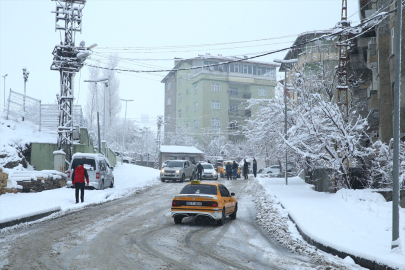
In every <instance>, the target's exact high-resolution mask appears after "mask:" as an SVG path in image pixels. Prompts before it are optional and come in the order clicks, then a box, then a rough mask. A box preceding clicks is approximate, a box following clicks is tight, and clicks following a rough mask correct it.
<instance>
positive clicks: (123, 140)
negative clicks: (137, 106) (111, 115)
mask: <svg viewBox="0 0 405 270" xmlns="http://www.w3.org/2000/svg"><path fill="white" fill-rule="evenodd" d="M120 100H122V101H125V122H124V137H123V138H122V147H123V148H125V130H126V129H127V105H128V101H134V100H133V99H123V98H120Z"/></svg>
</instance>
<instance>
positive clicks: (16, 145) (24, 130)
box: [0, 117, 57, 168]
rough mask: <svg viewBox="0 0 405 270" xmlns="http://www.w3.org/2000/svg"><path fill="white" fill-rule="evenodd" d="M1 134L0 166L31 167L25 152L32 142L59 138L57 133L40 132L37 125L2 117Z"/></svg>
mask: <svg viewBox="0 0 405 270" xmlns="http://www.w3.org/2000/svg"><path fill="white" fill-rule="evenodd" d="M0 134H1V136H0V167H5V168H14V167H17V166H18V167H21V168H23V167H25V168H27V167H28V168H29V167H30V165H29V164H28V162H26V161H25V158H24V155H23V153H24V151H26V150H27V148H28V147H29V145H30V143H32V142H39V143H56V140H57V135H56V134H49V133H45V132H39V131H38V127H36V126H32V125H30V124H27V123H24V122H16V121H12V120H5V119H4V118H1V117H0Z"/></svg>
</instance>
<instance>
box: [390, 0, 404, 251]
mask: <svg viewBox="0 0 405 270" xmlns="http://www.w3.org/2000/svg"><path fill="white" fill-rule="evenodd" d="M396 23H397V24H396V27H395V35H396V37H395V85H394V115H393V116H394V117H393V118H394V121H393V125H394V134H393V135H394V145H393V148H394V149H393V150H394V151H393V158H392V161H393V168H392V176H393V177H392V178H393V179H392V180H393V185H392V242H391V251H393V252H394V253H399V254H401V253H402V252H401V245H400V243H401V241H400V239H399V206H398V205H399V135H400V134H399V132H400V129H399V123H400V122H399V118H400V95H399V92H400V89H401V34H402V29H401V26H402V1H401V0H397V22H396Z"/></svg>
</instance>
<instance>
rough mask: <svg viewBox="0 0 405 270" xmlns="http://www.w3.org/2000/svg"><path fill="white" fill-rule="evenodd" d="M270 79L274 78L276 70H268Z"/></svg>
mask: <svg viewBox="0 0 405 270" xmlns="http://www.w3.org/2000/svg"><path fill="white" fill-rule="evenodd" d="M270 77H273V78H275V77H276V69H275V68H271V69H270Z"/></svg>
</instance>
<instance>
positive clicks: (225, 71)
mask: <svg viewBox="0 0 405 270" xmlns="http://www.w3.org/2000/svg"><path fill="white" fill-rule="evenodd" d="M235 61H236V62H235ZM278 66H279V64H276V63H265V62H258V61H248V60H243V59H241V58H229V57H222V56H221V55H218V56H211V55H209V54H207V55H199V56H198V57H195V58H190V59H175V66H174V68H173V69H172V70H171V71H170V72H169V73H168V74H167V75H166V77H165V78H164V79H163V80H162V83H164V84H165V126H164V128H165V129H164V132H165V143H166V144H168V143H170V141H169V140H170V139H169V138H170V134H172V133H174V132H175V131H176V128H177V127H180V126H183V127H187V128H188V129H189V130H190V131H191V132H192V134H193V135H194V138H195V139H197V140H198V139H199V138H200V136H201V135H202V134H203V133H204V132H213V133H217V134H218V135H225V136H226V137H227V138H228V139H229V140H240V139H243V134H241V133H240V131H242V126H243V124H244V120H246V119H248V118H250V117H251V116H252V114H253V113H254V112H255V110H259V109H260V108H258V107H253V108H251V109H248V108H247V104H246V101H247V100H249V99H251V98H255V99H270V98H273V97H274V89H275V87H276V84H277V83H276V67H278Z"/></svg>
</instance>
